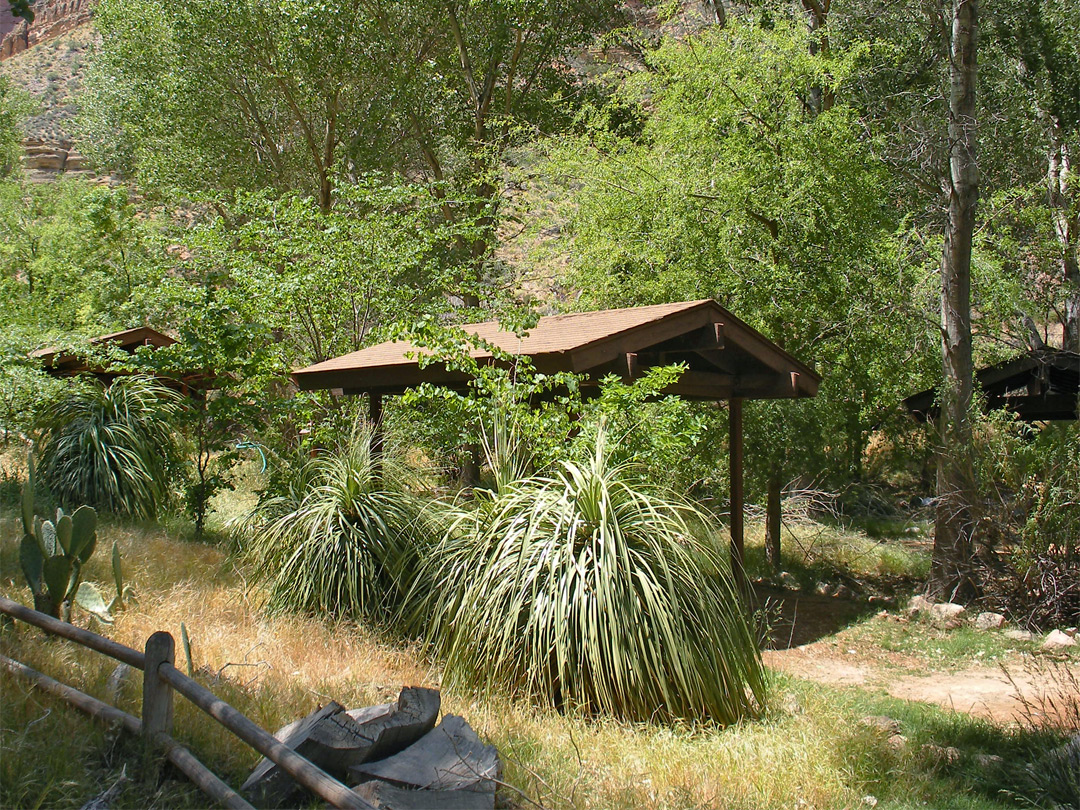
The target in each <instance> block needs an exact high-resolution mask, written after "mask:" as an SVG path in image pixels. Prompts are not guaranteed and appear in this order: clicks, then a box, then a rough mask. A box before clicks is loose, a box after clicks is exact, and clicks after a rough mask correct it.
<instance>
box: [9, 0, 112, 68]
mask: <svg viewBox="0 0 1080 810" xmlns="http://www.w3.org/2000/svg"><path fill="white" fill-rule="evenodd" d="M93 5H94V4H93V0H37V2H35V3H34V4H33V9H34V22H33V23H31V24H29V25H27V23H26V21H25V20H20V19H17V18H16V17H13V16H12V15H11V11H10V10H9V8H8V4H7V3H6V2H4V3H3V10H2V11H0V59H7V58H8V57H11V56H14V55H15V54H17V53H21V52H22V51H25V50H26V49H27V48H32V47H33V46H34V45H38V44H40V43H42V42H48V41H49V40H50V39H55V38H56V37H58V36H60V35H61V34H63V33H65V32H67V31H71V30H72V29H73V28H78V27H79V26H80V25H82V24H83V23H86V22H89V21H90V17H91V16H92V9H93Z"/></svg>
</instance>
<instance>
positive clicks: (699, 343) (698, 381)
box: [292, 299, 821, 570]
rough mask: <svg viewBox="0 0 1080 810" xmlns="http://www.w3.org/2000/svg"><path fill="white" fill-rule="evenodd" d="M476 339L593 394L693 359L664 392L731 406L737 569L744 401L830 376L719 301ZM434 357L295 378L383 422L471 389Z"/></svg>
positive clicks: (602, 315)
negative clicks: (419, 393)
mask: <svg viewBox="0 0 1080 810" xmlns="http://www.w3.org/2000/svg"><path fill="white" fill-rule="evenodd" d="M460 328H461V329H462V331H463V332H464V333H465V335H468V336H471V338H472V339H473V340H475V343H474V344H472V345H471V347H470V349H469V355H470V356H471V357H472V358H474V359H475V360H476V361H477V362H478V363H504V364H505V363H506V362H507V360H506V358H505V356H503V357H500V356H498V355H497V354H496V353H493V352H492V350H491V349H489V348H487V347H488V346H489V345H490V346H493V347H495V348H497V349H498V350H499V351H500V352H501V353H504V354H505V355H510V356H514V357H518V356H528V357H529V358H530V359H531V361H532V364H533V365H534V366H535V368H536V369H537V371H539V372H541V373H545V374H553V373H557V372H573V373H576V374H580V375H583V378H584V379H583V381H582V383H581V385H582V389H583V392H585V393H586V394H587V393H588V389H589V388H593V389H594V390H595V389H596V388H597V387H598V386H599V384H600V380H601V379H603V378H604V377H606V376H609V375H611V374H615V375H618V376H619V377H621V378H622V379H623V380H625V381H627V382H631V381H633V380H634V379H636V378H638V377H640V376H641V375H642V374H643V373H644V372H645V371H646V370H647V369H649V368H651V367H655V366H666V365H672V364H675V363H683V364H685V365H686V367H687V370H686V371H685V372H684V373H683V374H682V375H681V376H680V378H679V380H678V381H677V382H676V383H675V384H674V385H672V386H670V387H669V388H668V389H665V392H664V393H667V394H673V395H676V396H679V397H683V398H685V399H691V400H706V401H722V400H726V401H727V402H728V408H729V431H730V434H729V439H730V443H729V446H730V454H731V459H730V462H731V464H730V467H731V493H730V494H731V550H732V564H733V566H735V567H736V570H741V569H742V561H743V525H744V498H743V401H744V400H747V399H792V398H798V397H812V396H814V395H815V394H816V393H817V390H818V384H819V383H820V382H821V377H820V376H819V375H818V374H817V373H816V372H815V371H814V370H813V369H812V368H810V367H809V366H807V365H805V364H804V363H802V362H800V361H799V360H797V359H795V358H794V357H792V356H791V355H790V354H788V353H787V352H785V351H784V350H783V349H781V348H780V347H779V346H777V345H776V344H775V343H773V342H772V341H771V340H769V339H768V338H766V337H765V336H764V335H762V334H761V333H760V332H757V331H756V330H754V329H752V328H751V327H750V326H748V325H747V324H746V323H744V322H743V321H741V320H739V319H738V318H736V317H735V316H734V315H732V314H731V313H730V312H728V311H727V310H726V309H724V308H723V307H722V306H720V305H719V304H718V303H717V302H716V301H714V300H712V299H703V300H699V301H683V302H679V303H673V304H658V305H655V306H644V307H630V308H626V309H608V310H601V311H597V312H579V313H571V314H568V315H550V316H547V317H543V318H540V320H539V322H538V323H537V324H536V326H534V327H533V328H532V329H529V330H528V332H527V333H525V334H522V335H517V334H515V333H514V332H511V331H507V330H505V329H503V328H502V327H501V326H500V325H499V323H498V322H497V321H487V322H484V323H471V324H465V325H463V326H462V327H460ZM425 356H426V357H427V358H429V359H430V358H431V357H432V356H433V352H432V351H431V350H429V349H426V348H422V347H418V346H415V345H413V344H412V343H409V342H408V341H387V342H385V343H379V344H377V345H374V346H369V347H368V348H366V349H361V350H359V351H356V352H352V353H350V354H346V355H342V356H341V357H335V358H332V359H330V360H326V361H324V362H321V363H316V364H315V365H312V366H308V367H306V368H301V369H297V370H296V371H294V372H293V375H292V377H293V380H294V381H295V382H296V385H297V386H298V387H299V388H300V389H302V390H306V391H310V390H319V389H330V390H336V391H339V392H341V393H343V394H346V395H348V394H354V395H355V394H367V395H368V397H369V409H370V411H369V415H370V418H371V421H372V422H373V423H374V424H375V425H378V424H379V423H380V421H381V418H382V402H383V397H384V396H392V395H395V394H401V393H403V392H404V391H406V390H407V389H409V388H413V387H415V386H418V385H420V384H421V383H431V384H434V385H440V386H446V387H449V388H453V389H458V390H464V389H466V388H467V387H468V385H469V382H470V378H469V375H468V374H466V373H464V372H462V371H459V370H457V369H454V368H448V367H447V366H446V365H444V364H443V363H441V362H438V361H432V362H428V363H425V364H421V362H420V358H422V357H425Z"/></svg>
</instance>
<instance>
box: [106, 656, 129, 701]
mask: <svg viewBox="0 0 1080 810" xmlns="http://www.w3.org/2000/svg"><path fill="white" fill-rule="evenodd" d="M131 671H132V670H131V667H130V666H128V665H127V664H119V665H117V667H116V669H114V670H113V671H112V674H111V675H109V679H108V680H107V681H105V698H106V700H108V701H109V703H111V704H112V705H113V706H116V705H117V702H118V701H119V700H120V696H121V695H122V694H123V693H124V692H125V691H126V690H127V689H128V687H129V686H130V685H131Z"/></svg>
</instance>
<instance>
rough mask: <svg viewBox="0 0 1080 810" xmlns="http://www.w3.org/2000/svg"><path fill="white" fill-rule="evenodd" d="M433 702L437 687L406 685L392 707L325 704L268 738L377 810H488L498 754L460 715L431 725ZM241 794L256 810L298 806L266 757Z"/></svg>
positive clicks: (298, 793)
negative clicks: (343, 785) (300, 756)
mask: <svg viewBox="0 0 1080 810" xmlns="http://www.w3.org/2000/svg"><path fill="white" fill-rule="evenodd" d="M440 704H441V701H440V697H439V692H438V690H435V689H424V688H420V687H411V686H407V687H405V688H404V689H402V690H401V694H400V695H399V696H398V699H397V701H396V702H394V703H384V704H381V705H378V706H368V707H365V708H361V709H350V710H346V709H345V708H344V707H343V706H341V705H339V704H338V703H335V702H333V701H331V702H330V703H329V704H328V705H326V706H323V707H322V708H320V709H317V710H316V711H314V712H312V713H311V714H309V715H308V716H307V717H304V718H301V719H299V720H297V721H296V722H294V723H290V724H289V725H287V726H285V727H284V728H282V729H280V730H279V731H278V732H277V733H276V734H275V736H276V737H277V738H278V739H279V740H281V741H282V742H283V743H284V744H285V745H287V746H288V747H289V748H292V749H293V750H294V751H296V752H297V753H299V754H301V755H303V756H304V757H306V758H307V759H308V760H310V761H311V762H313V763H314V764H315V765H318V766H319V767H320V768H322V769H323V770H324V771H326V772H327V773H329V774H331V775H332V776H335V777H336V778H338V779H340V780H341V781H343V782H345V783H346V784H348V785H352V786H354V790H355V791H356V792H357V793H358V794H359V795H360V796H361V797H362V798H363V799H365V800H366V801H367V802H368V803H370V804H372V805H373V806H375V807H377V808H381V810H429V809H430V810H493V808H494V807H495V786H496V783H497V781H498V779H499V776H500V763H499V753H498V751H496V750H495V748H494V746H490V745H485V744H484V743H483V741H481V739H480V738H479V737H478V736H477V735H476V732H475V731H473V730H472V728H470V727H469V724H468V723H466V722H465V720H464V719H463V718H461V717H458V716H456V715H446V716H444V717H443V718H442V722H441V723H439V724H438V725H437V726H436V724H435V722H436V720H437V719H438V717H439V708H440ZM241 790H242V791H243V792H244V793H245V794H246V795H247V796H248V798H249V799H250V801H251V802H252V803H253V804H255V805H256V806H258V807H267V808H277V807H294V806H296V805H297V804H298V803H303V802H304V801H305V797H304V795H303V788H301V787H300V786H299V785H298V784H296V782H294V781H293V780H292V778H291V777H290V776H289V775H288V774H286V773H284V772H283V771H281V770H280V769H279V768H278V767H277V766H276V765H274V764H273V763H272V762H270V760H268V759H263V760H262V761H260V762H259V764H258V765H257V766H256V767H255V769H254V770H253V771H252V772H251V775H250V776H249V777H248V779H247V781H246V782H244V785H243V787H242V788H241ZM307 798H310V797H307Z"/></svg>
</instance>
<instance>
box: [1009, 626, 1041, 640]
mask: <svg viewBox="0 0 1080 810" xmlns="http://www.w3.org/2000/svg"><path fill="white" fill-rule="evenodd" d="M1005 638H1008V639H1012V640H1013V641H1032V640H1034V638H1035V636H1034V634H1032V633H1030V632H1028V631H1027V630H1016V629H1012V630H1006V631H1005Z"/></svg>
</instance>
